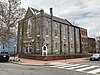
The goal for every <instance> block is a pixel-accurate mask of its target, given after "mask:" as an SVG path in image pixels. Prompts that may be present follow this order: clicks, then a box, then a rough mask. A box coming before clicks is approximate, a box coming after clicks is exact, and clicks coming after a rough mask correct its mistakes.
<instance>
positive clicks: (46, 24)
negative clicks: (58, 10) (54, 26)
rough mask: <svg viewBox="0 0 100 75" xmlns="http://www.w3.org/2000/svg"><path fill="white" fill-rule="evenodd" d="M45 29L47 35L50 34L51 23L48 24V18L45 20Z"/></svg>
mask: <svg viewBox="0 0 100 75" xmlns="http://www.w3.org/2000/svg"><path fill="white" fill-rule="evenodd" d="M45 26H46V27H45V31H46V35H48V32H49V24H48V20H46V21H45Z"/></svg>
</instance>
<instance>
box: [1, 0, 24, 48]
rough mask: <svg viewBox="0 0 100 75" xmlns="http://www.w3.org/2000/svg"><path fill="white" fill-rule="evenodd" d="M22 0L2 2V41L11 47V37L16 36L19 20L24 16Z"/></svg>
mask: <svg viewBox="0 0 100 75" xmlns="http://www.w3.org/2000/svg"><path fill="white" fill-rule="evenodd" d="M20 4H21V1H20V0H8V1H7V2H0V42H1V43H2V44H3V45H5V46H7V47H8V48H9V47H10V43H11V40H10V38H11V37H12V36H13V35H14V36H16V31H17V22H18V20H20V19H21V18H23V16H24V14H25V9H24V8H21V7H20Z"/></svg>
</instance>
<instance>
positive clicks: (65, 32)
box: [64, 25, 67, 38]
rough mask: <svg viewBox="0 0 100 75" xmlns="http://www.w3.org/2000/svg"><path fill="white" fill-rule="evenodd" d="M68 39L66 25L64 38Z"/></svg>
mask: <svg viewBox="0 0 100 75" xmlns="http://www.w3.org/2000/svg"><path fill="white" fill-rule="evenodd" d="M66 37H67V27H66V25H64V38H66Z"/></svg>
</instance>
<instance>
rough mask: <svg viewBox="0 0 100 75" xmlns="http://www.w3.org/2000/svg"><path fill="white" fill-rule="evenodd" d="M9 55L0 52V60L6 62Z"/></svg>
mask: <svg viewBox="0 0 100 75" xmlns="http://www.w3.org/2000/svg"><path fill="white" fill-rule="evenodd" d="M9 57H10V56H9V54H8V52H0V61H2V62H8V60H9Z"/></svg>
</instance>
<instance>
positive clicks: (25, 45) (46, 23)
mask: <svg viewBox="0 0 100 75" xmlns="http://www.w3.org/2000/svg"><path fill="white" fill-rule="evenodd" d="M81 33H82V35H81ZM83 33H84V34H83ZM83 38H84V41H83ZM80 41H82V43H81V42H80ZM81 44H82V45H81ZM44 45H46V46H47V49H48V54H62V53H66V54H67V53H68V54H69V53H72V54H75V53H83V52H85V51H86V48H87V30H85V29H82V28H80V27H77V26H74V25H72V24H71V23H70V22H69V21H68V20H66V19H62V18H59V17H55V16H53V13H52V8H50V14H47V13H45V12H44V10H37V9H34V8H31V7H29V8H28V10H27V13H26V15H25V18H23V19H22V20H20V21H19V25H18V37H17V50H18V53H23V54H41V52H42V47H43V46H44ZM81 47H82V49H81ZM84 50H85V51H84Z"/></svg>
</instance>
